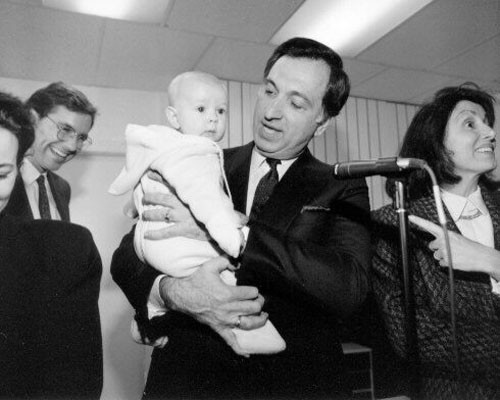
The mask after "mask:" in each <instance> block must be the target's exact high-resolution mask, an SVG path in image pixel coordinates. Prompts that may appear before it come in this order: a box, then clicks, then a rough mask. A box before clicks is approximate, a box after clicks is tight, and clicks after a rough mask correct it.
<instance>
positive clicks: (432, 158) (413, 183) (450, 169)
mask: <svg viewBox="0 0 500 400" xmlns="http://www.w3.org/2000/svg"><path fill="white" fill-rule="evenodd" d="M464 100H467V101H470V102H472V103H475V104H478V105H480V106H481V107H482V108H483V109H484V111H485V115H486V121H487V123H488V125H489V126H490V127H493V125H494V124H495V110H494V106H493V104H494V102H495V99H494V97H493V96H491V95H490V94H488V93H487V92H485V91H484V90H481V89H480V88H479V86H477V85H476V84H474V83H472V82H467V83H464V84H463V85H460V86H453V87H446V88H444V89H441V90H439V91H438V92H437V93H436V94H435V95H434V97H433V98H432V100H431V101H429V102H428V103H426V104H424V105H423V106H422V107H421V108H420V110H418V112H417V113H416V114H415V116H414V117H413V120H412V121H411V124H410V126H409V128H408V130H407V131H406V135H405V137H404V140H403V145H402V146H401V151H400V152H399V156H400V157H410V158H420V159H422V160H425V161H426V162H427V164H429V166H430V167H431V168H432V170H433V171H434V173H435V174H436V178H437V181H438V183H439V184H440V185H441V184H443V183H446V184H455V183H458V182H460V179H461V178H460V177H459V176H457V175H456V174H455V172H454V170H455V165H454V163H453V160H452V154H451V153H450V152H449V151H448V150H447V149H446V147H445V145H444V141H445V137H446V125H447V124H448V120H449V119H450V116H451V113H452V112H453V110H454V109H455V107H456V105H457V104H458V103H459V102H460V101H464ZM408 190H409V193H408V195H409V197H410V198H411V199H417V198H420V197H423V196H427V195H429V194H431V193H432V183H431V180H430V178H429V177H428V174H427V172H426V171H425V170H418V171H416V172H413V173H412V174H411V175H410V176H409V178H408ZM386 191H387V193H388V194H389V195H390V196H391V197H392V193H393V180H392V179H388V181H387V184H386Z"/></svg>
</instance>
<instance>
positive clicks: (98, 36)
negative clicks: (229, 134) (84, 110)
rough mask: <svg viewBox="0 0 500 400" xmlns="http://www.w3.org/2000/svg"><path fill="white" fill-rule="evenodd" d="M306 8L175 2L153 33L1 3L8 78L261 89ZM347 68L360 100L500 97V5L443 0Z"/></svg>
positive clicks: (497, 0) (3, 70)
mask: <svg viewBox="0 0 500 400" xmlns="http://www.w3.org/2000/svg"><path fill="white" fill-rule="evenodd" d="M103 1H105V0H103ZM144 1H147V0H144ZM371 1H376V0H371ZM407 1H411V0H407ZM302 2H303V0H172V2H171V6H170V7H169V9H168V12H167V14H166V16H165V22H164V23H163V24H162V25H161V26H154V25H146V24H138V23H131V22H123V21H117V20H111V19H106V18H100V17H93V16H86V15H81V14H72V13H67V12H63V11H56V10H52V9H48V8H45V7H43V6H42V1H41V0H0V37H1V40H0V54H1V55H2V57H1V59H0V76H2V77H9V78H18V79H31V80H41V81H54V80H64V81H67V82H70V83H73V84H79V85H89V86H103V87H114V88H128V89H139V90H153V91H164V90H165V88H166V86H167V84H168V82H169V81H170V79H172V77H173V76H175V75H176V74H178V73H179V72H182V71H186V70H193V69H199V70H203V71H207V72H211V73H213V74H215V75H217V76H219V77H220V78H223V79H228V80H237V81H244V82H260V81H261V79H262V72H263V69H264V64H265V62H266V60H267V58H268V57H269V56H270V54H271V53H272V51H273V49H274V46H272V45H269V44H268V41H269V40H270V39H271V37H272V36H273V34H274V33H275V32H276V31H277V30H278V29H279V27H280V26H281V25H282V24H283V23H284V22H285V21H286V20H287V19H288V18H289V17H290V15H292V14H293V13H294V11H295V10H296V9H297V8H298V7H299V6H300V5H301V4H302ZM332 23H334V21H332ZM345 64H346V69H347V71H348V74H349V76H350V78H351V81H352V91H351V93H352V94H353V95H354V96H359V97H365V98H373V99H382V100H389V101H398V102H407V103H419V102H421V101H423V100H424V99H425V98H427V97H428V96H429V95H431V94H432V93H433V92H434V91H435V90H436V89H438V88H440V87H443V86H446V85H453V84H459V83H462V82H464V81H474V82H477V83H478V84H480V85H481V86H483V87H485V88H487V89H489V90H491V91H494V92H496V93H500V0H434V1H433V2H432V3H430V4H429V5H428V6H426V7H425V8H423V9H422V10H420V11H419V12H418V13H417V14H415V15H414V16H413V17H411V18H410V19H409V20H407V21H406V22H404V23H403V24H401V25H400V26H398V27H397V28H396V29H394V30H393V31H391V32H390V33H389V34H387V35H386V36H385V37H383V38H382V39H380V40H379V41H377V42H376V43H374V44H373V45H372V46H370V47H369V48H368V49H366V50H365V51H363V52H362V53H361V54H359V55H358V56H357V57H355V58H346V59H345Z"/></svg>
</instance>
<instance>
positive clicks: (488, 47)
mask: <svg viewBox="0 0 500 400" xmlns="http://www.w3.org/2000/svg"><path fill="white" fill-rule="evenodd" d="M499 4H500V2H499ZM498 23H499V24H500V19H499V20H498ZM436 70H437V71H440V72H444V73H448V74H454V75H459V76H464V77H471V78H474V79H488V80H497V81H498V82H499V83H500V35H498V36H495V37H494V38H492V39H490V40H488V41H487V42H485V43H483V44H481V45H480V46H477V47H475V48H473V49H471V50H470V51H468V52H467V53H465V54H462V55H460V56H458V57H456V58H454V59H452V60H450V61H448V62H446V63H444V64H442V65H440V66H439V67H438V68H436Z"/></svg>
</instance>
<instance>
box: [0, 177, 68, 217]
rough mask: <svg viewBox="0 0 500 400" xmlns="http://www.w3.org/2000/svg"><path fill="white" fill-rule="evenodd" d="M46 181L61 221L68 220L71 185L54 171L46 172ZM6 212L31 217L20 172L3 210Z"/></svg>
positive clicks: (31, 213)
mask: <svg viewBox="0 0 500 400" xmlns="http://www.w3.org/2000/svg"><path fill="white" fill-rule="evenodd" d="M47 181H48V182H49V186H50V190H51V192H52V195H53V196H54V200H55V202H56V206H57V210H58V211H59V215H60V216H61V219H62V220H63V221H67V222H69V200H70V198H71V187H70V185H69V183H68V182H67V181H66V180H65V179H63V178H61V177H60V176H59V175H57V174H55V173H54V172H51V171H48V172H47ZM4 211H5V212H6V213H7V214H10V215H14V216H16V217H20V218H23V219H25V220H32V219H33V212H32V211H31V207H30V203H29V200H28V195H27V194H26V189H25V188H24V182H23V179H22V177H21V174H18V176H17V179H16V183H15V185H14V189H13V190H12V193H11V195H10V200H9V203H8V204H7V207H6V208H5V210H4Z"/></svg>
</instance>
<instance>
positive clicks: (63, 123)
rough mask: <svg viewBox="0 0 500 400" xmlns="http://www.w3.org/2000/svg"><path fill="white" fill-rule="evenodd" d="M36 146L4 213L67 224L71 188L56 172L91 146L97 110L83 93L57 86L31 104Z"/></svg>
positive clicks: (35, 96) (35, 95) (44, 90)
mask: <svg viewBox="0 0 500 400" xmlns="http://www.w3.org/2000/svg"><path fill="white" fill-rule="evenodd" d="M26 105H27V106H28V107H29V108H30V109H31V113H32V116H33V123H34V127H35V141H34V143H33V145H32V147H31V148H30V149H29V150H28V152H27V153H26V156H25V158H24V161H23V164H22V166H21V169H20V172H21V173H20V175H19V176H18V178H17V181H16V184H15V187H14V190H13V192H12V195H11V200H10V201H9V204H8V206H7V208H6V212H7V213H9V214H11V215H16V216H19V217H22V218H24V219H56V220H63V221H69V220H70V216H69V200H70V197H71V188H70V185H69V183H68V182H67V181H66V180H64V179H63V178H62V177H60V176H59V175H57V174H56V173H55V172H54V171H57V170H58V169H59V168H60V167H61V166H62V165H63V164H65V163H67V162H68V161H70V160H71V159H73V157H74V156H75V155H77V154H78V153H79V152H80V151H82V149H83V148H85V147H86V146H88V145H90V144H91V143H92V139H91V138H90V137H89V132H90V130H91V129H92V126H93V125H94V119H95V115H96V112H97V110H96V108H95V107H94V106H93V105H92V103H90V101H89V100H88V99H87V97H86V96H85V95H84V94H83V93H82V92H80V91H79V90H77V89H75V88H73V87H71V86H68V85H66V84H65V83H63V82H54V83H51V84H49V85H48V86H46V87H44V88H41V89H39V90H37V91H36V92H35V93H33V94H32V95H31V97H30V98H29V99H28V100H27V102H26Z"/></svg>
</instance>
